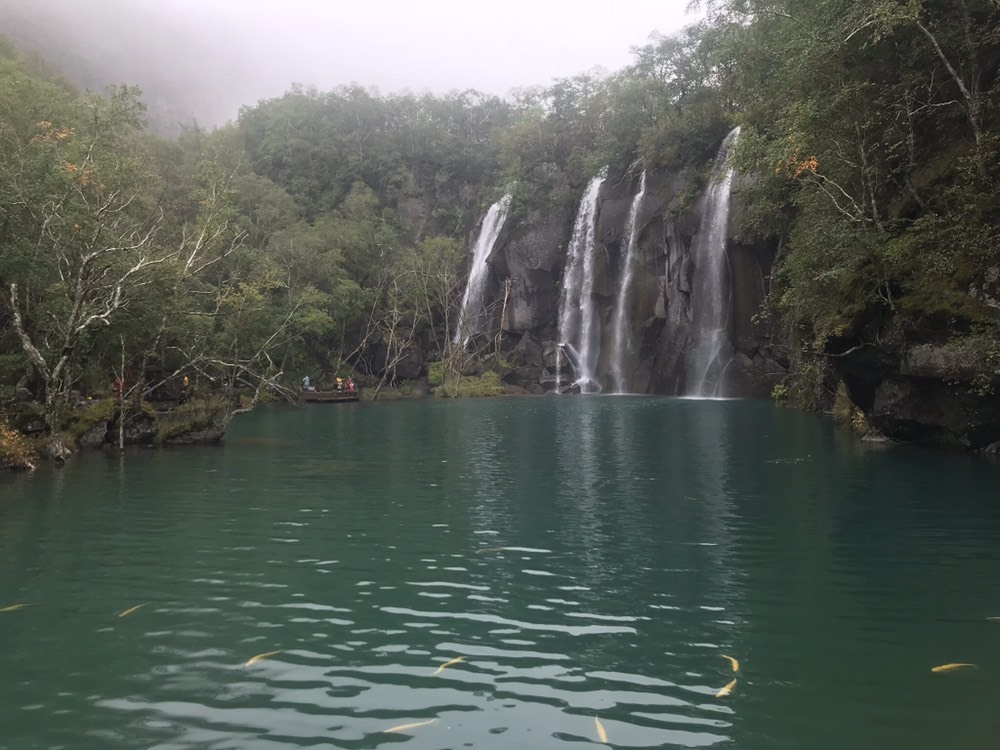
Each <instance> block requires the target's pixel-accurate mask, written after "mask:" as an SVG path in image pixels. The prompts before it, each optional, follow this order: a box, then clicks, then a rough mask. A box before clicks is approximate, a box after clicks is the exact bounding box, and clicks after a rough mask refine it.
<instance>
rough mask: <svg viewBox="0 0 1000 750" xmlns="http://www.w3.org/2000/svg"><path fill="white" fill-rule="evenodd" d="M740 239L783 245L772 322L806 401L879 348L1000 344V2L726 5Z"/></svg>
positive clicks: (715, 15)
mask: <svg viewBox="0 0 1000 750" xmlns="http://www.w3.org/2000/svg"><path fill="white" fill-rule="evenodd" d="M709 8H710V10H711V11H712V16H711V17H712V25H713V26H714V27H715V28H717V29H719V30H720V31H722V33H724V36H725V37H726V39H727V41H726V45H727V47H728V48H730V49H731V50H733V56H734V57H735V58H736V59H738V60H740V64H739V65H738V66H737V67H736V76H735V79H734V85H733V86H732V88H731V89H730V91H731V95H732V97H733V103H734V106H735V107H736V109H737V110H738V111H739V113H740V114H739V119H740V121H741V122H742V123H743V125H744V130H743V137H742V139H741V148H740V153H739V157H740V159H741V166H742V167H743V169H744V170H746V171H748V172H752V173H754V174H756V175H757V176H758V179H757V181H756V183H755V184H754V186H753V187H752V188H751V189H750V194H749V201H748V203H749V204H750V205H751V206H752V207H753V208H752V210H751V211H750V212H749V213H748V216H747V221H746V223H745V226H744V227H743V230H744V232H745V233H746V234H747V235H748V236H750V237H755V236H756V237H760V236H772V237H778V238H779V239H780V241H781V243H782V259H781V261H780V263H779V265H778V267H777V269H776V271H777V272H776V274H775V277H774V291H773V293H772V296H771V300H770V312H771V313H772V314H774V316H775V317H776V319H777V321H778V322H779V323H780V325H781V329H782V331H783V334H782V338H783V341H784V344H785V346H786V347H787V350H788V354H789V358H790V359H791V361H792V364H793V368H794V370H793V375H798V376H799V377H798V379H797V381H796V380H794V379H793V383H794V385H796V387H797V389H798V390H799V394H798V396H799V401H800V402H802V401H805V402H806V403H808V402H809V401H810V400H811V396H810V394H809V393H808V391H809V388H808V387H807V386H808V384H807V382H806V381H809V380H810V379H811V377H812V376H813V375H815V372H816V371H815V367H814V365H815V363H816V362H817V358H822V357H823V356H824V355H828V354H836V353H838V352H842V351H845V350H847V349H848V348H850V347H857V346H870V347H876V348H877V347H882V348H885V346H886V345H885V344H883V343H880V342H879V336H880V334H884V333H885V332H886V331H887V330H888V329H890V328H892V329H894V330H901V331H903V332H904V335H905V336H906V337H907V338H908V339H910V340H913V339H916V340H944V339H947V338H949V337H951V336H954V335H955V334H959V335H964V334H968V333H971V332H986V333H987V335H988V336H991V337H994V338H995V337H996V334H997V326H996V320H997V315H996V308H991V307H990V306H988V305H987V304H985V295H984V293H983V291H984V288H985V287H986V286H987V282H988V279H989V278H990V275H991V274H995V272H996V269H997V267H998V264H1000V211H998V209H997V206H998V205H1000V191H998V188H1000V170H998V168H997V155H998V148H1000V129H998V127H997V126H998V123H997V120H996V117H997V83H998V78H997V70H998V65H1000V44H998V43H1000V8H998V5H997V3H995V2H992V1H991V0H925V1H924V2H918V1H917V0H877V1H875V2H867V3H854V2H850V0H828V1H827V2H822V3H817V2H807V1H806V0H783V1H781V2H765V1H764V0H727V1H725V2H716V3H710V4H709Z"/></svg>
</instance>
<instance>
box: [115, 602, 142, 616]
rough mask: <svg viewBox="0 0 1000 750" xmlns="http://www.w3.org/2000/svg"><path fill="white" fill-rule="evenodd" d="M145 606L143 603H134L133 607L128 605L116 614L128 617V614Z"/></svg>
mask: <svg viewBox="0 0 1000 750" xmlns="http://www.w3.org/2000/svg"><path fill="white" fill-rule="evenodd" d="M145 606H146V605H145V604H136V605H135V606H134V607H129V608H128V609H126V610H125V611H124V612H119V613H118V616H119V617H128V616H129V615H132V614H135V613H136V612H138V611H139V610H140V609H142V608H143V607H145Z"/></svg>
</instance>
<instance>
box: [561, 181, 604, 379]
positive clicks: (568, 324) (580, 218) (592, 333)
mask: <svg viewBox="0 0 1000 750" xmlns="http://www.w3.org/2000/svg"><path fill="white" fill-rule="evenodd" d="M606 175H607V170H606V169H604V170H601V172H600V173H599V174H598V175H597V176H596V177H594V178H593V179H591V181H590V182H589V183H588V184H587V189H586V190H585V191H584V193H583V198H581V199H580V208H579V210H578V211H577V213H576V220H575V221H574V222H573V236H572V237H571V238H570V241H569V247H568V248H567V250H566V269H565V271H564V272H563V282H562V286H563V289H562V296H561V297H560V299H559V342H558V346H557V347H556V392H557V393H558V392H559V391H560V389H561V386H562V367H563V358H564V356H565V357H566V358H567V359H569V364H570V366H571V367H572V368H573V370H574V371H575V373H576V379H575V381H574V383H573V384H574V385H577V386H579V387H580V392H581V393H594V392H597V391H600V390H601V386H600V384H599V383H598V382H597V379H596V377H595V373H594V370H595V369H596V367H597V357H598V355H599V353H600V341H599V338H598V337H599V333H600V331H599V326H598V325H597V307H596V305H595V304H594V294H593V292H594V263H595V255H596V252H597V248H596V243H595V237H596V234H597V209H598V197H599V195H600V192H601V186H602V185H603V184H604V180H605V177H606Z"/></svg>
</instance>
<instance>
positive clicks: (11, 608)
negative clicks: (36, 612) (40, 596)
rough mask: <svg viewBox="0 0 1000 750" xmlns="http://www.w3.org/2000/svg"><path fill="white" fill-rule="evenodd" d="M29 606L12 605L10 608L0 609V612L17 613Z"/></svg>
mask: <svg viewBox="0 0 1000 750" xmlns="http://www.w3.org/2000/svg"><path fill="white" fill-rule="evenodd" d="M27 606H28V605H27V604H11V605H10V606H9V607H4V608H3V609H0V612H17V611H18V610H19V609H24V608H25V607H27Z"/></svg>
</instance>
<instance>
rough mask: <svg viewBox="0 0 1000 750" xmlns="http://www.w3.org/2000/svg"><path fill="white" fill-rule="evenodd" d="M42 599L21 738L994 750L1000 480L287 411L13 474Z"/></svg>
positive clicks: (20, 548)
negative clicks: (200, 436)
mask: <svg viewBox="0 0 1000 750" xmlns="http://www.w3.org/2000/svg"><path fill="white" fill-rule="evenodd" d="M18 603H23V604H27V605H30V606H27V607H24V608H21V609H16V610H13V611H8V612H0V748H3V749H4V750H34V749H35V748H66V749H67V750H91V749H93V750H97V749H100V750H111V749H114V748H157V749H158V750H167V749H174V748H232V749H234V750H236V749H244V748H245V749H250V750H271V749H276V748H298V747H309V748H374V747H386V748H388V747H394V746H396V745H405V746H406V747H407V748H412V749H414V750H420V749H427V750H430V749H432V748H465V747H469V748H488V749H496V750H500V749H503V748H570V747H579V748H583V747H594V746H597V745H599V744H600V736H599V729H598V725H597V723H596V722H595V717H598V718H599V720H600V723H601V726H602V727H603V729H604V730H605V731H606V733H607V743H606V744H607V745H608V746H611V747H618V748H629V747H634V748H665V747H708V746H716V747H725V748H740V749H741V750H780V749H784V748H788V749H789V750H792V749H795V750H800V749H802V750H823V749H826V748H831V749H833V748H837V749H838V750H839V749H841V748H843V749H845V750H847V749H852V750H855V749H867V748H872V749H873V750H874V749H875V748H879V749H882V748H896V747H900V748H907V749H908V750H922V749H924V748H927V749H931V748H934V749H940V748H969V749H970V750H979V749H980V748H993V747H998V746H1000V710H998V708H997V702H998V696H1000V622H991V621H989V620H988V619H987V618H988V617H1000V465H998V464H995V463H991V462H988V461H983V460H976V459H972V458H969V457H965V456H959V455H948V454H943V453H936V452H930V451H922V450H917V449H911V448H901V447H890V448H887V447H870V446H862V445H860V444H859V443H857V442H855V441H854V440H853V439H852V438H850V437H849V436H847V435H845V434H843V433H841V432H839V431H838V430H836V429H835V428H833V427H832V426H831V425H830V424H828V423H827V422H826V421H823V420H820V419H818V418H816V417H812V416H808V415H804V414H800V413H797V412H794V411H790V410H784V409H779V408H775V407H773V406H772V405H770V404H768V403H762V402H752V401H688V400H680V399H667V398H662V399H661V398H642V397H583V398H572V397H565V398H555V397H550V398H525V399H499V400H475V401H459V402H446V401H421V402H405V403H398V402H397V403H376V404H340V405H315V406H314V407H310V408H305V409H301V410H296V409H291V408H270V409H263V410H260V411H258V412H255V413H253V414H250V415H247V416H245V417H241V418H240V419H239V420H238V421H237V422H236V423H235V424H234V425H233V427H232V429H231V431H230V433H229V434H228V435H227V437H226V440H225V443H224V444H223V445H221V446H216V447H200V448H177V449H165V450H134V451H129V452H127V453H126V455H125V456H124V458H121V457H119V456H118V455H117V454H102V453H94V454H89V455H82V456H78V457H77V458H75V459H74V460H73V461H72V462H71V463H70V464H69V465H68V466H67V467H65V468H64V469H62V470H59V471H53V470H41V471H38V472H36V473H34V474H31V475H20V476H8V477H2V478H0V608H2V607H6V606H9V605H14V604H18ZM139 604H142V605H144V606H143V607H141V608H140V609H138V610H137V611H135V612H134V613H132V614H131V615H129V616H127V617H119V616H118V614H119V613H120V612H122V611H124V610H127V609H128V608H131V607H133V606H135V605H139ZM271 651H280V653H277V654H274V655H272V656H271V657H269V658H265V659H262V660H260V661H258V662H257V663H254V664H252V665H250V666H246V662H247V661H248V660H249V659H250V658H251V657H253V656H254V655H256V654H260V653H263V652H271ZM723 655H728V656H732V657H735V658H737V659H738V660H739V661H740V663H741V668H740V671H739V673H738V674H737V675H736V677H737V678H738V681H737V684H736V685H735V687H734V688H733V690H732V694H731V695H730V696H728V697H723V698H717V697H716V693H717V692H718V691H719V690H720V689H721V688H722V687H723V686H725V685H726V684H727V683H729V682H730V681H731V680H732V679H733V677H734V675H733V671H732V668H731V666H730V663H729V661H727V660H726V659H725V658H723ZM459 656H463V657H465V659H464V661H461V662H458V663H455V664H452V665H451V666H448V667H447V668H445V669H443V670H441V671H438V667H439V666H440V665H441V664H443V663H445V662H446V661H448V660H450V659H453V658H455V657H459ZM948 662H971V663H974V664H976V665H977V667H976V668H975V669H971V668H970V669H967V670H961V671H956V672H952V673H947V674H935V673H932V672H931V667H933V666H935V665H940V664H944V663H948ZM430 720H435V721H434V722H433V723H429V724H424V725H422V726H416V727H413V728H411V729H408V730H403V731H401V732H399V733H386V732H385V730H386V729H389V728H392V727H395V726H398V725H402V724H409V723H419V722H426V721H430Z"/></svg>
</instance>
